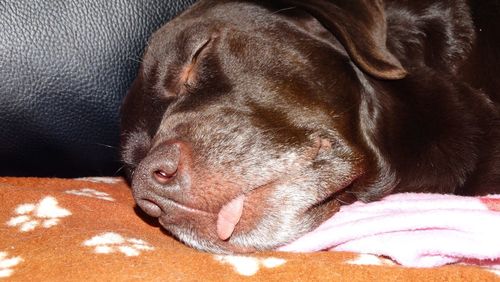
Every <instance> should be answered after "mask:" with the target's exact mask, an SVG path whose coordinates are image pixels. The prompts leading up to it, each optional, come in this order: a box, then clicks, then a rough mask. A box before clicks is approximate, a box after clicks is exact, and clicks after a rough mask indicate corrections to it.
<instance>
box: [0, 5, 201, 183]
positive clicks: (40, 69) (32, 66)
mask: <svg viewBox="0 0 500 282" xmlns="http://www.w3.org/2000/svg"><path fill="white" fill-rule="evenodd" d="M193 2H195V0H111V1H110V0H66V1H47V0H3V1H0V175H1V176H45V177H80V176H90V175H93V176H105V175H119V174H120V172H119V168H120V161H119V154H118V142H119V107H120V104H121V101H122V98H123V97H124V96H125V94H126V93H127V89H128V87H129V86H130V84H131V82H132V80H133V78H134V76H135V74H136V71H137V69H138V65H139V61H140V58H141V55H142V51H143V49H144V46H145V44H146V40H147V38H148V37H149V36H150V35H151V33H152V32H153V31H154V30H155V29H157V28H158V27H159V26H161V25H162V24H163V23H164V22H166V21H168V20H169V19H171V18H172V17H173V16H174V15H176V14H177V13H179V12H180V11H182V10H183V9H185V8H186V7H188V6H189V5H190V4H192V3H193Z"/></svg>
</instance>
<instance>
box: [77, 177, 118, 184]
mask: <svg viewBox="0 0 500 282" xmlns="http://www.w3.org/2000/svg"><path fill="white" fill-rule="evenodd" d="M76 180H82V181H89V182H93V183H105V184H117V183H120V182H122V179H121V178H119V177H82V178H77V179H76Z"/></svg>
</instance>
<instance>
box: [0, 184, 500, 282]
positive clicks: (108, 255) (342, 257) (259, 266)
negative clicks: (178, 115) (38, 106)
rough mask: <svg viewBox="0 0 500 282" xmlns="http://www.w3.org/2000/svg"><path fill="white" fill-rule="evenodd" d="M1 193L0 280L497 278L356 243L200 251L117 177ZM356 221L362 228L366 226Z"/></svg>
mask: <svg viewBox="0 0 500 282" xmlns="http://www.w3.org/2000/svg"><path fill="white" fill-rule="evenodd" d="M393 200H395V201H396V199H393ZM421 200H422V201H424V202H425V199H421ZM0 201H1V205H0V239H1V240H0V280H2V279H5V280H7V281H377V280H378V281H500V270H499V269H496V268H495V267H494V266H493V265H484V264H477V263H476V264H474V263H473V264H470V263H466V262H464V261H462V260H456V261H448V262H447V264H443V265H442V266H434V267H427V268H415V267H409V266H404V265H402V264H401V263H400V262H398V261H397V258H396V257H394V258H392V259H391V256H387V255H381V256H378V255H377V252H372V253H371V254H370V253H369V252H368V253H367V252H365V251H366V250H363V249H360V250H359V251H358V250H350V249H346V250H342V251H318V252H308V253H293V252H283V251H269V252H262V253H254V254H246V255H214V254H209V253H203V252H199V251H196V250H194V249H191V248H189V247H186V246H185V245H183V244H182V243H179V242H178V241H176V240H175V239H173V238H171V237H170V236H169V235H168V234H167V233H166V232H164V231H163V230H162V229H161V228H160V227H159V226H158V224H157V222H156V221H155V220H152V219H151V218H148V217H147V216H145V215H144V214H143V213H141V211H140V210H138V209H137V208H136V207H135V204H134V201H133V199H132V197H131V195H130V190H129V188H128V187H127V185H126V183H124V182H123V180H121V179H120V178H85V179H71V180H64V179H41V178H0ZM465 205H469V204H468V203H465V202H464V206H465ZM495 205H496V204H495ZM357 207H358V208H361V205H359V206H357V205H353V206H352V208H353V209H356V208H357ZM384 209H385V207H384ZM374 214H376V215H378V214H379V213H378V212H377V213H374ZM443 216H445V215H443ZM360 217H361V218H362V217H363V216H361V215H360ZM353 218H354V215H353V216H352V217H351V218H346V220H349V221H351V220H353ZM360 220H361V221H362V219H360ZM374 220H375V219H374ZM334 224H339V222H334ZM381 224H382V223H381ZM384 224H385V223H384ZM387 224H388V223H387ZM480 225H481V224H480ZM475 227H477V228H483V227H482V226H481V227H478V226H475ZM332 228H333V227H332ZM359 229H360V231H363V232H365V233H362V234H364V235H367V231H366V230H367V226H364V227H359ZM399 229H402V228H399ZM481 230H482V229H481ZM478 232H479V229H478ZM481 232H482V231H481ZM364 235H363V236H364ZM348 237H349V236H346V237H345V238H348ZM351 237H352V236H351ZM368 237H369V236H368ZM351 239H352V238H351ZM415 242H416V241H415ZM330 243H331V242H330ZM330 243H329V244H327V245H329V246H327V247H326V248H329V247H331V246H333V245H331V246H330ZM380 243H381V242H379V245H380ZM290 246H291V245H290ZM469 247H471V249H473V246H471V245H469ZM334 248H335V247H334ZM491 248H495V246H491ZM496 248H498V245H496ZM463 249H465V250H466V249H467V248H466V246H464V248H463ZM370 251H371V250H370Z"/></svg>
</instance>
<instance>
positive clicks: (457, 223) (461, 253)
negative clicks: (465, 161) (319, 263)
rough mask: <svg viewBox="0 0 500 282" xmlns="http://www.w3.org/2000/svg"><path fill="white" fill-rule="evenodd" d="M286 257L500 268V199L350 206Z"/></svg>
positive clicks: (404, 197)
mask: <svg viewBox="0 0 500 282" xmlns="http://www.w3.org/2000/svg"><path fill="white" fill-rule="evenodd" d="M279 250H280V251H287V252H314V251H321V250H332V251H350V252H357V253H367V254H374V255H379V256H386V257H389V258H391V259H392V260H394V261H395V262H397V263H399V264H401V265H403V266H408V267H435V266H441V265H445V264H451V263H467V264H476V265H483V266H496V265H500V195H489V196H485V197H462V196H454V195H440V194H417V193H404V194H395V195H391V196H388V197H386V198H384V199H382V200H381V201H377V202H372V203H362V202H356V203H354V204H352V205H349V206H344V207H342V208H341V210H340V211H339V212H338V213H336V214H335V215H334V216H333V217H332V218H330V219H328V220H327V221H325V222H324V223H323V224H321V225H320V226H319V227H318V228H317V229H316V230H314V231H312V232H310V233H308V234H305V235H304V236H302V237H301V238H299V239H298V240H296V241H294V242H292V243H290V244H288V245H286V246H283V247H281V248H280V249H279Z"/></svg>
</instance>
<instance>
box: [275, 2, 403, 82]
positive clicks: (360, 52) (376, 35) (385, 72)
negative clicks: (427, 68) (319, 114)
mask: <svg viewBox="0 0 500 282" xmlns="http://www.w3.org/2000/svg"><path fill="white" fill-rule="evenodd" d="M282 2H283V3H286V4H289V5H293V6H295V7H298V8H301V9H303V10H305V11H306V12H308V13H309V14H311V15H312V16H313V17H315V18H316V19H317V20H318V21H319V22H321V23H322V24H323V26H325V27H326V28H327V29H328V30H329V31H330V32H332V33H333V34H334V35H335V36H336V37H337V38H338V39H339V41H340V42H341V43H342V44H343V45H344V47H345V48H346V50H347V52H348V53H349V56H350V57H351V59H352V60H353V61H354V62H355V63H356V64H357V65H358V67H360V68H361V69H362V70H363V71H364V72H366V73H368V74H370V75H372V76H375V77H377V78H381V79H401V78H404V77H405V76H406V74H407V72H406V70H405V69H404V68H403V66H402V65H401V63H400V61H399V60H398V59H397V58H396V57H395V56H394V55H393V54H392V53H391V52H390V51H389V50H388V49H387V46H386V37H387V22H386V18H385V12H384V3H383V1H381V0H311V1H303V0H282Z"/></svg>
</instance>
